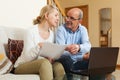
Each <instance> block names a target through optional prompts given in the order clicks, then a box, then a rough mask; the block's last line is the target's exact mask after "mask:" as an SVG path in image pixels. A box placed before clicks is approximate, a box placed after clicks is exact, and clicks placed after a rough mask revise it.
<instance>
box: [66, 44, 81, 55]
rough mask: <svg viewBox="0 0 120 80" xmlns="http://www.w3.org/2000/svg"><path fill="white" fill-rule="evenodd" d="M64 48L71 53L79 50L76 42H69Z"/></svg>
mask: <svg viewBox="0 0 120 80" xmlns="http://www.w3.org/2000/svg"><path fill="white" fill-rule="evenodd" d="M65 50H66V51H69V52H70V53H71V54H77V52H79V50H80V46H79V45H78V44H71V45H68V46H67V47H66V49H65Z"/></svg>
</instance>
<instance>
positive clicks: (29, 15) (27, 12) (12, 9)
mask: <svg viewBox="0 0 120 80" xmlns="http://www.w3.org/2000/svg"><path fill="white" fill-rule="evenodd" d="M46 4H47V0H0V25H2V26H11V27H29V26H32V21H33V19H34V18H36V17H37V16H38V15H39V13H40V9H41V8H42V7H43V6H44V5H46Z"/></svg>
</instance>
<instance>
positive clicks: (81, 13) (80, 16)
mask: <svg viewBox="0 0 120 80" xmlns="http://www.w3.org/2000/svg"><path fill="white" fill-rule="evenodd" d="M82 18H83V11H82V10H80V12H79V19H82Z"/></svg>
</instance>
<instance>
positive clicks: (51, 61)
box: [45, 57, 54, 64]
mask: <svg viewBox="0 0 120 80" xmlns="http://www.w3.org/2000/svg"><path fill="white" fill-rule="evenodd" d="M45 58H47V59H48V60H49V61H50V63H51V64H52V63H54V59H52V58H50V57H45Z"/></svg>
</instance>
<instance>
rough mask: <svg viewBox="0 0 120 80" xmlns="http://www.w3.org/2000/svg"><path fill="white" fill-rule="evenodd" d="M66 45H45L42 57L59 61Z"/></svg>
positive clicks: (42, 49) (41, 52) (41, 53)
mask: <svg viewBox="0 0 120 80" xmlns="http://www.w3.org/2000/svg"><path fill="white" fill-rule="evenodd" d="M65 47H66V45H59V44H54V43H48V42H46V43H44V44H43V46H42V48H41V51H40V55H41V56H44V57H50V58H53V59H58V58H59V57H60V56H61V55H62V54H63V53H64V49H65Z"/></svg>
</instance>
